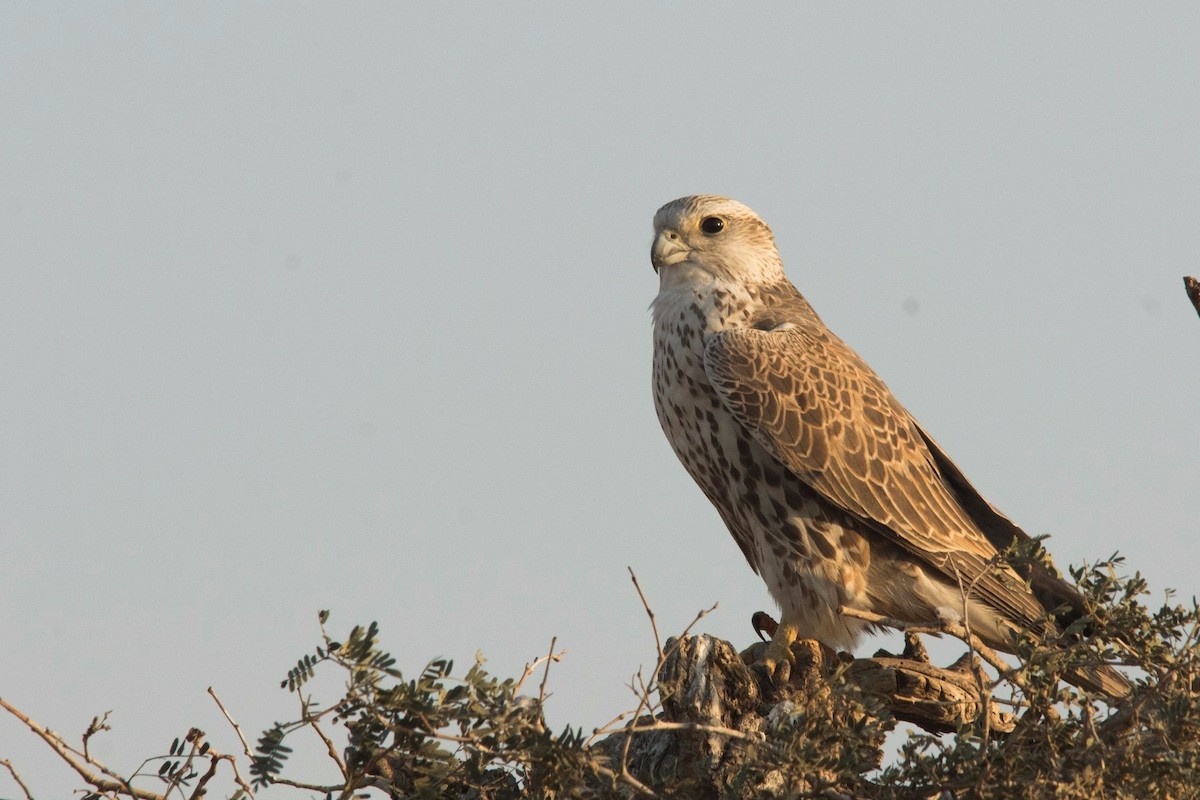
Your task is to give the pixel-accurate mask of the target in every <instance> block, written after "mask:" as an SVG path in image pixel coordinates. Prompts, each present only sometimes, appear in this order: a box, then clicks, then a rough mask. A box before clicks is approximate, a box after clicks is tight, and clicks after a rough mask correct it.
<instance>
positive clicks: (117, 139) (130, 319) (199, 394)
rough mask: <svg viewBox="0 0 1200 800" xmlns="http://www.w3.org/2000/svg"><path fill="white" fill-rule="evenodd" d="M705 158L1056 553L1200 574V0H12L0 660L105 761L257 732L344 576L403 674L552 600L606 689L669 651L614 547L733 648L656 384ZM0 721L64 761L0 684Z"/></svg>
mask: <svg viewBox="0 0 1200 800" xmlns="http://www.w3.org/2000/svg"><path fill="white" fill-rule="evenodd" d="M697 192H713V193H721V194H727V195H731V196H733V197H736V198H738V199H740V200H742V201H743V202H745V203H747V204H748V205H750V206H751V207H752V208H754V209H756V210H757V211H758V212H759V213H760V214H761V215H762V216H763V217H764V218H765V219H766V220H767V221H768V222H769V223H770V224H771V226H772V227H773V228H774V230H775V233H776V236H777V239H778V243H779V246H780V249H781V252H782V255H783V259H784V263H785V264H786V265H787V268H788V272H789V275H790V276H791V278H792V279H793V280H794V281H795V283H796V284H797V285H798V286H799V287H800V289H801V290H802V291H803V292H805V294H806V295H807V296H808V298H809V299H810V300H811V301H812V303H813V304H814V306H815V307H816V308H817V310H818V311H819V312H820V313H821V314H822V316H823V317H824V318H825V320H826V322H828V323H829V325H830V326H831V327H832V328H833V329H834V330H835V331H837V332H838V333H839V334H840V335H841V336H842V337H843V338H845V339H846V340H847V341H849V342H850V343H851V345H852V346H854V347H855V348H857V349H858V350H859V352H860V353H862V355H863V356H864V357H865V358H866V359H867V360H868V361H869V362H870V363H871V364H872V365H873V366H874V367H875V368H876V370H877V371H878V372H879V373H880V374H881V375H882V376H883V377H884V379H885V380H886V381H888V383H889V385H890V386H891V387H892V389H893V391H894V392H895V393H896V394H897V396H899V398H900V399H901V400H902V401H903V402H904V403H905V404H906V405H907V406H908V408H909V409H910V410H911V411H912V412H913V413H914V414H915V415H916V417H917V418H918V419H919V420H921V422H922V423H923V424H924V425H925V426H926V428H927V429H929V430H930V431H931V432H932V433H933V435H934V436H936V437H937V438H938V439H939V440H940V442H941V443H942V444H943V445H944V446H945V447H946V448H947V450H948V451H949V452H950V453H951V454H952V456H953V457H954V458H955V459H956V460H957V461H958V462H959V464H960V466H962V467H963V469H964V470H965V471H966V472H967V474H968V475H969V476H970V477H971V478H972V480H973V481H974V482H975V483H976V485H977V486H978V487H979V488H980V489H981V491H982V492H983V493H984V494H985V495H986V496H987V497H989V498H990V499H991V500H993V501H994V502H995V503H996V504H997V505H998V506H999V507H1000V508H1002V509H1004V510H1005V511H1006V512H1007V513H1008V514H1009V515H1010V516H1012V517H1013V518H1014V519H1015V520H1017V521H1018V522H1019V523H1020V524H1022V525H1023V526H1024V527H1025V528H1026V529H1027V530H1028V531H1030V532H1031V533H1043V532H1049V533H1051V534H1052V535H1053V538H1052V540H1051V541H1050V548H1051V550H1052V552H1054V553H1055V555H1056V558H1057V560H1058V561H1059V563H1060V565H1062V566H1065V565H1067V564H1070V563H1079V562H1081V561H1083V560H1087V559H1092V560H1094V559H1098V558H1102V557H1105V556H1108V555H1109V554H1111V553H1112V552H1113V551H1114V550H1120V551H1122V552H1123V553H1124V554H1125V555H1126V556H1127V557H1128V560H1129V566H1130V568H1131V569H1133V568H1136V569H1138V570H1141V571H1142V572H1144V573H1145V574H1146V575H1147V576H1148V577H1149V578H1150V581H1151V584H1152V586H1153V587H1154V588H1155V590H1156V591H1161V590H1162V589H1164V588H1165V587H1176V588H1177V589H1179V591H1180V593H1181V594H1182V595H1184V596H1185V597H1189V596H1191V595H1192V594H1193V593H1196V592H1197V590H1198V589H1200V579H1198V578H1197V575H1196V566H1195V564H1196V560H1195V559H1196V541H1197V538H1196V537H1197V534H1198V533H1200V530H1197V527H1198V524H1197V520H1198V519H1200V492H1198V491H1197V478H1198V477H1200V470H1198V469H1197V454H1198V453H1200V426H1198V425H1197V410H1198V402H1200V370H1198V369H1197V368H1196V365H1197V363H1198V362H1200V320H1198V319H1197V318H1196V313H1195V312H1194V311H1193V310H1192V308H1191V307H1190V305H1189V304H1188V302H1187V299H1186V297H1185V295H1184V293H1183V288H1182V283H1181V280H1180V277H1181V276H1182V275H1184V274H1188V273H1195V272H1197V271H1200V234H1198V231H1200V226H1198V221H1200V6H1196V5H1192V4H1182V3H1175V4H1151V3H1142V4H1137V5H1117V4H1105V3H1096V2H1087V3H1083V2H1079V3H1056V4H1028V3H1027V4H1003V5H1001V4H988V5H981V4H960V3H923V4H920V5H916V4H908V5H900V4H887V5H880V4H870V5H866V4H859V5H855V4H842V3H837V4H834V3H822V4H799V3H794V4H787V5H784V4H777V5H758V4H755V5H753V6H751V5H749V4H747V5H745V6H736V7H735V6H734V5H732V4H728V3H721V4H718V3H705V4H700V3H681V2H674V3H664V4H650V3H641V2H637V3H633V2H630V3H615V2H613V3H603V4H589V5H586V6H585V5H582V4H572V5H569V4H562V3H541V4H511V3H505V4H483V3H477V4H471V5H469V6H468V5H451V4H429V5H428V6H425V7H422V6H417V5H401V4H382V3H375V4H329V5H302V4H298V3H291V2H288V3H256V4H244V3H236V4H235V3H223V4H204V5H188V6H183V5H179V4H150V3H142V4H134V3H122V4H113V3H73V4H64V5H58V6H54V5H50V4H46V3H38V4H24V3H17V2H5V3H3V4H0V454H2V455H0V615H2V616H0V635H2V638H3V642H4V644H3V650H4V655H3V657H2V658H0V696H2V697H4V698H5V699H7V700H9V701H11V702H13V703H15V704H17V705H18V706H19V707H21V708H22V709H24V710H25V711H26V712H28V713H30V714H31V715H32V716H33V717H34V718H36V719H38V720H39V721H41V722H42V723H44V724H46V725H48V726H50V727H52V728H54V729H55V730H58V731H61V732H63V733H66V734H70V735H71V736H72V737H77V736H78V734H79V733H81V732H82V730H83V729H84V727H85V726H86V725H87V723H88V721H89V720H90V719H91V717H92V716H93V715H94V714H96V713H99V712H103V711H105V710H108V709H112V711H113V715H112V718H111V722H112V724H113V726H114V728H115V730H114V731H113V732H112V733H109V734H107V735H105V736H104V737H103V738H102V739H99V740H96V741H95V742H94V744H93V752H96V753H98V754H99V755H100V756H101V757H102V758H104V759H105V760H106V761H107V762H108V763H109V765H110V766H112V767H114V768H115V769H118V770H120V771H129V770H132V769H133V768H134V767H135V766H136V765H137V763H138V762H139V761H140V760H141V758H142V757H144V756H147V755H151V754H154V753H157V752H161V751H162V750H163V749H164V748H165V747H166V746H167V745H168V744H169V743H170V741H171V739H172V738H173V737H175V736H178V735H181V734H182V733H183V732H185V731H186V730H187V728H188V727H189V726H191V725H197V726H199V727H201V728H203V729H205V730H206V731H208V732H209V734H210V737H211V739H212V742H213V744H214V746H216V747H218V748H219V749H222V750H228V751H235V752H236V751H237V750H238V749H239V748H238V746H237V743H236V739H235V738H234V736H233V733H232V731H231V730H230V729H229V728H228V726H227V725H226V724H225V723H224V721H223V720H222V719H221V717H220V715H219V713H218V711H217V709H216V708H215V706H214V705H213V704H212V702H211V701H210V699H209V698H208V696H207V695H206V694H205V688H206V687H207V686H210V685H211V686H213V687H215V689H216V690H217V691H218V692H219V693H220V695H221V697H222V699H223V700H224V701H225V703H226V705H227V706H228V707H229V708H230V710H231V711H232V712H233V714H234V715H235V716H236V717H237V718H238V720H239V721H240V723H241V724H242V726H243V727H244V728H245V729H246V730H247V732H248V733H249V734H252V735H257V733H258V732H259V731H261V730H262V729H263V728H265V727H268V726H270V724H271V723H272V722H274V721H275V720H282V719H290V718H293V717H294V715H295V714H296V705H295V702H294V699H293V697H292V696H290V695H288V694H287V693H286V692H284V691H280V690H279V689H278V688H277V687H278V681H279V680H280V679H281V678H282V677H283V676H284V674H285V673H286V671H287V669H288V667H289V666H290V665H291V664H292V663H294V660H295V659H296V658H297V657H299V656H300V655H301V654H303V653H304V652H306V651H309V650H310V649H311V648H312V646H313V645H314V644H315V643H316V642H317V641H318V640H317V636H318V629H317V624H316V613H317V610H318V609H320V608H328V609H330V610H331V611H332V619H331V623H330V624H331V630H332V631H333V632H334V633H339V634H344V632H345V631H346V630H347V629H348V628H349V626H350V625H352V624H354V623H358V622H368V621H370V620H372V619H377V620H379V622H380V623H381V625H382V628H383V643H384V645H385V646H386V647H389V648H390V649H391V650H392V651H393V652H394V653H395V654H396V655H397V656H398V657H399V661H400V666H401V667H402V668H404V669H406V670H415V669H419V668H420V667H421V666H422V665H423V664H424V663H425V662H426V661H427V660H428V659H429V658H431V657H434V656H438V655H447V656H451V657H453V658H455V659H456V660H457V662H458V664H459V665H460V671H461V669H462V668H465V666H466V665H467V664H468V663H469V662H470V660H471V658H472V656H473V654H474V653H475V651H476V649H480V650H482V651H483V652H484V653H485V654H486V656H487V657H488V659H489V665H490V666H491V667H492V668H493V669H494V670H495V671H496V672H498V673H500V674H504V675H515V674H517V673H519V672H520V669H521V666H522V665H523V663H524V662H526V661H528V660H530V659H532V658H534V657H536V656H538V655H540V654H542V653H544V652H545V651H546V649H547V647H548V646H549V642H550V639H551V637H552V636H555V635H557V636H558V637H559V638H558V641H559V645H560V647H563V648H565V649H566V650H567V651H568V655H567V657H566V659H565V660H564V661H563V663H561V664H560V665H558V666H556V668H555V669H554V671H553V673H552V677H551V688H552V690H553V692H554V697H553V699H552V701H551V704H550V709H549V713H550V718H551V722H552V723H553V724H554V726H555V727H556V728H561V726H562V725H563V724H565V723H567V722H571V723H572V724H576V725H583V726H585V727H589V728H590V727H592V726H595V725H598V724H600V723H602V722H604V721H606V720H607V719H608V718H610V717H611V716H613V715H614V714H615V713H617V712H618V711H620V710H622V709H624V708H627V707H629V706H630V705H631V704H632V700H631V695H630V693H629V690H628V689H626V688H625V687H624V684H625V683H626V682H627V681H628V680H629V677H630V675H631V674H632V673H633V672H634V671H635V670H636V669H637V667H638V666H639V665H640V664H647V662H649V661H651V660H652V657H653V640H652V637H651V635H650V631H649V628H648V626H647V624H646V622H645V618H644V615H643V612H642V610H641V607H640V605H639V603H638V600H637V596H636V594H635V593H634V591H633V589H632V587H631V586H630V583H629V578H628V575H627V574H626V571H625V567H626V565H631V566H633V567H634V569H635V570H636V571H637V573H638V575H639V577H640V579H641V581H642V584H643V586H644V588H645V590H646V592H647V594H648V595H649V598H650V600H651V602H652V604H653V605H654V607H655V610H656V611H657V613H658V616H659V620H660V624H661V626H662V628H663V631H664V633H667V632H670V631H672V630H678V629H680V628H682V627H683V626H684V625H685V624H686V623H687V622H688V621H689V620H690V619H691V618H692V616H693V615H694V614H695V612H696V611H697V610H699V609H700V608H702V607H705V606H708V605H710V604H712V603H713V602H715V601H719V602H720V604H721V605H720V608H719V609H718V610H717V611H716V612H715V613H714V614H712V615H711V616H710V617H709V618H707V619H706V620H704V621H703V623H702V624H701V628H702V629H703V630H707V631H710V632H713V633H715V634H718V635H720V636H723V637H726V638H729V639H732V640H733V641H734V642H736V643H738V644H739V645H745V644H748V643H749V642H750V641H751V640H752V638H753V634H752V632H751V630H750V625H749V618H750V615H751V613H752V612H754V611H756V610H758V609H765V610H774V608H773V606H772V604H771V601H770V599H769V597H768V595H767V592H766V589H765V588H764V586H763V585H762V584H761V582H760V581H759V579H758V578H757V577H755V576H754V575H753V574H752V572H751V571H750V568H749V567H748V566H747V565H746V564H745V562H744V561H743V559H742V557H741V555H740V553H739V551H738V549H737V547H736V546H735V545H734V543H733V540H732V539H731V538H730V536H729V535H728V534H727V533H726V531H725V530H724V528H723V526H722V524H721V522H720V520H719V519H718V517H717V515H716V513H715V512H714V511H713V510H712V508H711V507H710V506H709V504H708V502H707V501H706V500H705V499H704V497H703V496H702V495H701V493H700V491H699V490H698V489H697V488H696V487H695V486H694V485H693V484H692V482H691V480H690V479H689V478H688V477H687V475H686V474H685V473H684V471H683V469H682V467H681V466H680V465H679V464H678V462H677V461H676V459H675V456H674V455H673V454H672V453H671V451H670V449H669V447H668V446H667V444H666V442H665V440H664V438H663V436H662V433H661V432H660V430H659V427H658V423H657V421H656V419H655V416H654V411H653V406H652V402H651V396H650V386H649V373H650V317H649V313H648V311H647V306H648V304H649V303H650V300H651V299H652V298H653V296H654V294H655V292H656V290H657V281H656V278H655V275H654V273H653V272H652V271H651V268H650V264H649V256H648V251H649V244H650V222H651V217H652V215H653V213H654V211H655V209H657V208H658V207H659V206H660V205H661V204H662V203H664V202H666V201H668V200H671V199H673V198H675V197H678V196H680V195H684V194H691V193H697ZM875 646H876V643H875V642H868V643H866V644H865V645H864V646H863V647H862V650H863V651H870V650H871V649H873V648H874V647H875ZM323 699H325V700H333V699H335V695H334V694H333V692H332V690H331V691H328V692H325V693H324V694H323ZM76 740H77V739H76ZM3 757H7V758H11V759H12V760H13V761H14V763H15V764H16V765H17V766H18V768H19V769H21V770H22V771H23V773H24V775H25V777H26V779H27V780H28V782H29V783H30V784H31V787H32V788H33V790H34V791H35V793H37V794H39V795H41V796H42V797H63V796H66V794H67V792H68V790H69V789H71V788H75V787H76V786H78V783H77V781H76V780H75V779H74V778H73V776H72V775H71V774H69V773H68V771H67V769H66V768H65V767H64V766H61V765H59V764H58V762H57V761H56V760H55V759H54V758H53V757H52V755H51V754H50V753H49V750H48V749H47V748H46V747H45V746H44V745H43V744H42V743H41V742H40V741H38V740H36V739H34V737H33V736H32V735H31V734H29V733H28V731H26V730H24V729H23V728H22V727H21V726H20V725H18V724H17V723H16V721H15V720H13V719H11V718H8V717H0V758H3ZM331 776H332V772H331V768H327V766H326V764H325V763H324V762H314V763H312V764H310V765H308V768H307V769H304V768H301V769H299V770H298V771H297V773H296V774H295V777H298V778H301V779H308V780H325V779H328V778H330V777H331ZM17 793H18V791H17V788H16V787H15V785H13V784H12V783H11V782H10V781H8V779H7V776H5V775H0V797H12V796H16V795H17ZM284 795H286V796H292V795H287V793H286V791H281V792H275V793H271V795H270V796H284Z"/></svg>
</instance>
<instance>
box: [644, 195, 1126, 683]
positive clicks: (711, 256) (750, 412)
mask: <svg viewBox="0 0 1200 800" xmlns="http://www.w3.org/2000/svg"><path fill="white" fill-rule="evenodd" d="M651 261H652V263H653V266H654V269H655V271H656V272H657V273H658V276H659V293H658V296H657V297H656V298H655V299H654V303H653V305H652V308H653V317H654V370H653V382H654V405H655V409H656V410H657V412H658V419H659V422H660V423H661V425H662V428H663V431H664V432H665V433H666V436H667V439H668V440H669V441H670V443H671V447H672V448H673V449H674V451H675V454H676V455H677V456H678V457H679V460H680V461H681V462H683V466H684V467H685V468H686V469H687V471H688V473H689V474H690V475H691V476H692V478H693V479H695V481H696V483H698V484H699V485H700V488H701V489H702V490H703V491H704V493H705V494H706V495H707V496H708V499H709V500H711V501H712V503H713V505H714V506H716V509H717V512H718V513H719V514H720V516H721V519H722V520H724V522H725V524H726V526H727V527H728V528H729V531H730V532H731V533H732V534H733V538H734V539H735V540H736V541H737V544H738V546H739V547H740V548H741V550H742V553H744V554H745V556H746V559H747V561H749V562H750V566H751V567H752V568H753V569H754V570H755V572H756V573H758V574H759V575H760V576H761V577H762V579H763V581H764V582H765V583H766V585H767V588H768V590H769V591H770V593H771V595H772V597H774V599H775V601H776V602H777V603H778V604H779V607H780V610H781V612H782V619H781V620H780V625H779V627H778V629H777V631H776V633H775V636H774V638H773V640H772V642H771V644H770V645H769V646H768V648H767V654H766V656H765V658H764V660H763V663H764V666H765V667H766V669H767V670H768V672H769V673H770V674H771V675H772V677H773V678H775V679H776V680H780V679H781V677H780V676H781V675H784V676H786V671H787V663H788V662H789V661H790V659H791V652H790V646H791V643H792V642H793V641H794V640H795V639H796V638H797V637H798V636H799V635H800V634H803V635H804V636H805V637H807V638H813V639H817V640H819V641H820V642H822V643H823V644H825V645H826V646H828V647H831V648H835V649H850V648H852V647H853V646H854V644H855V642H856V641H857V640H858V639H859V637H860V636H861V634H862V633H863V632H864V631H866V630H867V629H869V628H872V627H873V626H872V625H871V624H870V623H868V622H864V621H862V620H859V619H855V618H852V617H849V616H845V615H843V614H840V613H839V611H838V609H839V606H844V607H847V608H851V609H858V610H860V611H866V612H872V613H874V614H879V615H882V616H885V617H889V618H891V619H893V620H899V621H902V622H904V623H907V624H937V623H939V622H951V621H952V622H959V623H966V624H968V625H969V627H970V629H971V630H972V632H973V633H974V634H975V635H977V636H978V637H979V638H980V639H982V640H983V641H984V642H985V643H987V644H988V645H989V646H991V647H995V648H997V649H1001V650H1006V649H1009V648H1010V647H1011V642H1012V638H1011V636H1012V633H1013V632H1014V631H1015V630H1017V629H1031V628H1034V627H1035V626H1037V625H1038V624H1039V620H1042V619H1043V618H1044V617H1045V616H1046V612H1047V611H1055V610H1059V609H1062V608H1063V607H1065V608H1066V612H1065V615H1066V619H1067V620H1069V619H1072V618H1077V617H1078V616H1079V615H1080V614H1082V613H1083V602H1082V598H1081V597H1080V595H1079V594H1078V592H1077V590H1076V589H1075V588H1074V587H1073V586H1071V585H1070V584H1069V583H1067V582H1066V581H1065V580H1063V579H1062V578H1061V577H1059V576H1058V575H1057V573H1056V572H1055V571H1053V569H1052V568H1046V567H1044V566H1042V565H1040V564H1034V565H1032V566H1028V567H1027V568H1026V569H1024V570H1023V574H1018V573H1017V571H1016V570H1015V569H1014V568H1013V567H1012V566H1010V565H1007V564H1004V563H1002V560H1001V559H998V558H997V554H998V553H1000V552H1002V551H1004V550H1005V549H1006V548H1008V547H1009V546H1010V545H1011V544H1012V543H1013V542H1014V540H1015V541H1028V539H1029V537H1028V535H1027V534H1025V533H1024V532H1023V531H1022V530H1021V529H1020V528H1018V527H1017V526H1016V525H1014V524H1013V523H1012V522H1010V521H1009V520H1008V518H1007V517H1005V516H1004V515H1003V514H1001V513H1000V512H999V511H997V510H996V509H995V508H994V507H992V505H991V504H990V503H988V501H987V500H985V499H984V498H983V497H982V496H981V495H980V494H979V493H978V492H977V491H976V490H975V488H974V487H973V486H972V485H971V484H970V483H969V482H968V481H967V479H966V478H965V477H964V476H963V474H962V472H961V471H960V470H959V469H958V467H956V466H955V465H954V463H953V462H952V461H951V460H950V459H949V458H948V457H947V456H946V454H945V453H944V452H943V451H942V448H941V447H939V446H938V444H937V442H935V441H934V440H933V439H932V438H931V437H930V436H929V434H927V433H926V432H925V431H924V429H922V428H921V426H920V425H918V424H917V422H916V420H914V419H913V417H912V416H911V415H910V414H909V413H908V411H906V410H905V409H904V407H903V406H902V405H900V403H899V402H898V401H897V400H896V398H895V397H893V396H892V393H891V391H889V390H888V388H887V386H886V385H884V383H883V381H882V380H880V378H879V376H877V375H876V374H875V372H874V371H872V369H871V368H870V367H869V366H867V364H866V362H864V361H863V360H862V359H861V358H860V357H859V356H858V354H857V353H855V352H854V351H853V350H852V349H850V347H849V346H848V345H846V344H845V343H844V342H843V341H842V340H841V339H839V338H838V337H837V336H835V335H834V334H833V333H831V332H830V331H829V329H828V328H826V327H825V324H824V323H823V322H822V321H821V318H820V317H818V316H817V314H816V312H815V311H813V309H812V306H810V305H809V304H808V301H807V300H805V299H804V297H803V295H801V294H800V292H799V291H798V290H797V289H796V287H795V286H793V285H792V284H791V282H790V281H788V279H787V278H786V277H785V276H784V272H783V265H782V263H781V261H780V259H779V254H778V252H777V251H776V249H775V239H774V236H773V234H772V233H771V229H770V228H769V227H767V224H766V223H765V222H763V221H762V220H761V219H760V218H759V217H758V215H756V214H755V213H754V212H753V211H751V210H750V209H749V208H747V207H746V206H744V205H742V204H741V203H738V202H736V201H734V200H730V199H728V198H724V197H717V196H713V195H699V196H693V197H683V198H680V199H678V200H675V201H673V202H670V203H667V204H666V205H665V206H663V207H662V208H660V209H659V210H658V213H657V214H655V217H654V243H653V246H652V250H651ZM782 679H786V678H785V677H784V678H782ZM1070 679H1071V680H1072V681H1073V682H1076V683H1079V684H1080V685H1082V686H1085V687H1086V688H1090V689H1093V690H1098V691H1102V692H1105V693H1107V694H1109V695H1110V696H1120V695H1122V694H1124V693H1125V692H1127V690H1128V684H1127V683H1126V682H1125V681H1124V680H1123V678H1121V676H1120V675H1119V674H1118V673H1116V672H1115V671H1113V670H1111V669H1107V668H1099V669H1095V670H1088V672H1087V673H1086V674H1081V675H1078V676H1074V677H1071V678H1070Z"/></svg>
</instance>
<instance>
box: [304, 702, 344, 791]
mask: <svg viewBox="0 0 1200 800" xmlns="http://www.w3.org/2000/svg"><path fill="white" fill-rule="evenodd" d="M308 724H309V726H310V727H311V728H312V729H313V730H314V731H315V732H316V734H317V736H319V737H320V738H321V741H322V742H324V743H325V750H326V751H327V752H328V753H329V757H330V758H332V759H333V763H335V764H337V765H338V769H339V770H341V772H342V780H343V781H346V780H349V779H350V772H349V770H347V769H346V762H345V761H342V757H341V756H340V755H338V751H337V748H335V747H334V746H333V742H332V741H330V740H329V737H328V736H326V735H325V731H323V730H321V726H320V725H318V724H317V720H316V718H315V717H314V718H312V719H310V720H309V721H308Z"/></svg>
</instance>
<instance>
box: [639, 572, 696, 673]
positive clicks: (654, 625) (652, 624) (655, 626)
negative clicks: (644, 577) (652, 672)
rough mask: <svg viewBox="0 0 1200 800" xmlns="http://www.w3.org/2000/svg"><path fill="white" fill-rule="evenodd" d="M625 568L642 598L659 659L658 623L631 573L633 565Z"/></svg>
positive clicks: (660, 648) (660, 644)
mask: <svg viewBox="0 0 1200 800" xmlns="http://www.w3.org/2000/svg"><path fill="white" fill-rule="evenodd" d="M625 569H627V570H629V577H630V578H632V579H633V588H635V589H637V593H638V597H640V598H641V600H642V608H644V609H646V616H648V617H650V629H651V630H652V631H654V649H655V651H656V652H657V653H658V658H659V660H661V659H662V654H663V651H662V639H660V638H659V636H658V624H657V623H655V621H654V612H653V611H652V610H651V609H650V604H649V603H647V602H646V595H645V594H643V593H642V586H641V584H639V583H638V579H637V575H634V574H633V567H626V568H625ZM693 624H694V623H693Z"/></svg>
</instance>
